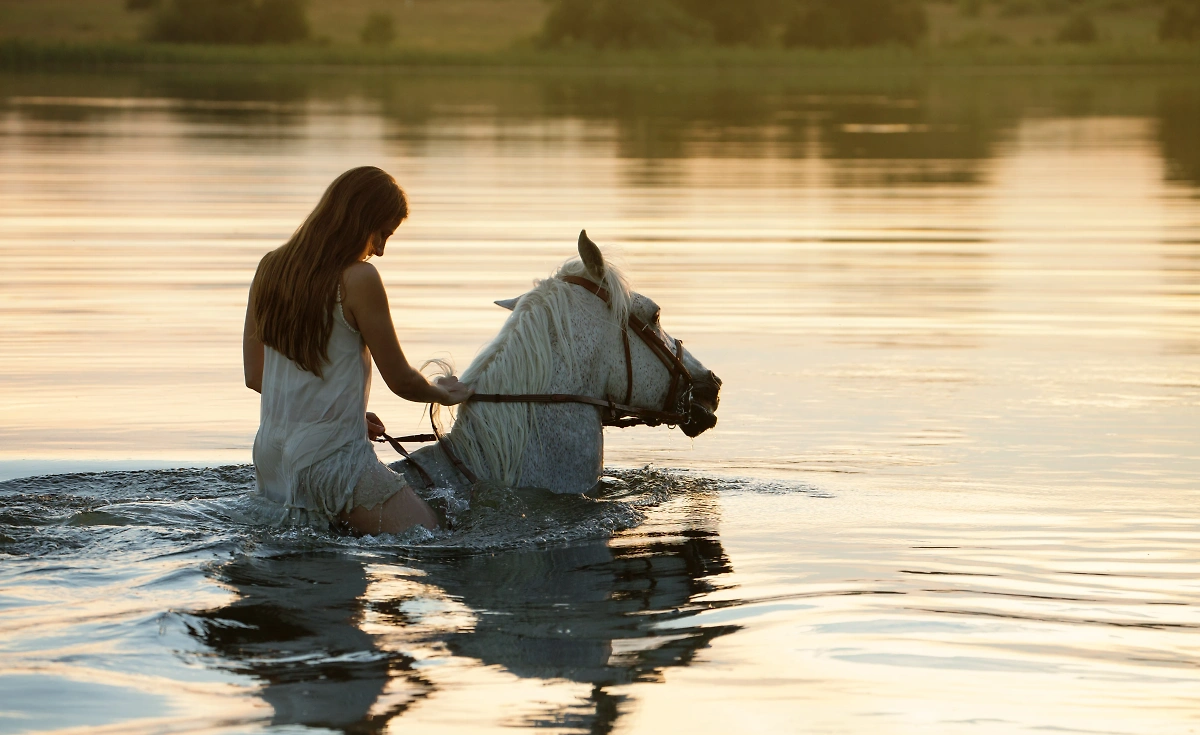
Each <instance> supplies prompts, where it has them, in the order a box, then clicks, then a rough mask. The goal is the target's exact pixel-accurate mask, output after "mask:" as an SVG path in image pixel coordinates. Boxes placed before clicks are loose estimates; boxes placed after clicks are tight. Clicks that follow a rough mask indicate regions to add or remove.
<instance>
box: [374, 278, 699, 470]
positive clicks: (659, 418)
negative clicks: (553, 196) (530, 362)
mask: <svg viewBox="0 0 1200 735" xmlns="http://www.w3.org/2000/svg"><path fill="white" fill-rule="evenodd" d="M561 279H562V280H563V281H566V282H567V283H570V284H573V285H576V286H580V287H581V288H585V289H587V290H588V291H591V292H592V293H593V294H595V295H596V296H597V297H598V298H599V299H600V300H601V301H603V302H604V303H605V304H608V306H609V308H612V298H611V297H610V296H609V293H608V290H607V289H605V288H604V287H603V286H600V285H598V284H596V283H593V282H592V281H589V280H588V279H586V278H581V277H579V276H562V277H561ZM630 331H633V333H634V334H636V335H637V336H638V337H639V338H640V339H641V340H642V342H643V343H644V344H645V345H646V346H647V347H649V348H650V351H651V352H653V353H654V355H655V357H657V358H658V359H659V360H660V361H661V362H662V364H663V365H664V366H666V368H667V372H668V374H670V376H671V384H670V386H669V387H668V388H667V395H666V398H665V399H664V400H663V407H662V409H661V410H655V409H651V408H639V407H638V406H632V405H630V401H631V400H632V399H633V355H632V353H631V352H630V349H629V332H630ZM621 343H622V346H623V347H624V349H625V399H624V401H622V402H620V403H617V402H616V401H614V400H612V399H607V398H594V397H592V396H584V395H576V394H573V393H517V394H511V395H510V394H503V393H475V394H474V395H472V396H471V397H470V398H469V399H467V400H470V401H477V402H479V403H581V404H584V405H588V406H596V407H597V408H601V409H604V410H605V416H604V419H603V420H602V423H603V425H604V426H615V427H619V428H626V427H629V426H660V425H662V424H668V425H671V426H682V425H685V424H687V423H688V421H689V420H690V418H689V414H690V412H691V403H692V384H693V379H692V374H691V373H690V372H688V369H687V366H685V365H684V364H683V341H682V340H679V339H676V340H675V344H674V345H673V346H670V345H668V344H667V342H666V340H664V339H663V338H662V337H660V336H659V335H658V334H657V333H655V332H654V331H653V329H652V327H651V325H649V324H647V323H646V322H643V321H642V320H641V319H639V318H638V317H637V316H635V315H633V314H630V315H629V316H628V321H627V322H626V324H625V326H624V327H623V328H622V329H621ZM672 347H673V349H672ZM681 404H682V405H681ZM432 408H433V405H432V404H430V412H429V424H430V426H432V427H433V433H432V434H413V435H411V436H401V437H391V436H388V435H387V434H383V435H381V436H380V438H378V439H376V440H375V441H377V442H387V443H388V444H390V445H391V446H392V448H393V449H395V450H396V451H397V452H399V453H400V455H402V456H403V457H404V458H405V459H407V460H408V461H409V463H411V464H412V465H413V467H414V468H416V471H417V474H419V475H420V476H421V479H422V480H423V481H424V482H425V484H426V486H427V487H429V488H432V487H434V482H433V478H431V477H430V476H429V473H428V472H426V471H425V469H424V468H423V467H421V465H420V464H418V463H417V462H416V460H414V459H413V458H412V455H411V454H409V453H408V451H406V450H405V449H404V447H403V446H401V445H400V442H401V441H409V442H432V441H436V442H437V443H438V444H439V445H440V446H441V448H442V451H443V452H445V453H446V456H447V457H448V458H449V459H450V462H451V463H452V464H453V465H454V466H455V468H457V469H458V471H459V472H460V473H462V476H463V477H465V478H467V480H468V481H469V482H471V483H472V484H474V483H477V482H479V477H478V476H476V475H475V473H474V472H472V471H471V469H470V468H469V467H467V466H466V464H464V463H463V462H462V460H460V459H459V458H458V456H457V455H455V454H454V452H453V450H452V449H451V448H450V442H448V441H446V438H445V436H444V435H443V434H442V432H441V431H440V430H439V429H438V427H437V424H436V423H435V422H434V420H433V411H432ZM675 409H681V410H679V411H676V410H675Z"/></svg>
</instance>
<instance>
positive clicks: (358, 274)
mask: <svg viewBox="0 0 1200 735" xmlns="http://www.w3.org/2000/svg"><path fill="white" fill-rule="evenodd" d="M342 281H343V282H344V283H345V284H346V288H347V289H349V290H354V289H360V288H372V287H382V286H383V279H382V278H380V276H379V270H378V269H377V268H376V267H375V266H374V265H372V264H370V263H368V262H366V261H359V262H357V263H352V264H350V265H348V266H346V270H344V271H342Z"/></svg>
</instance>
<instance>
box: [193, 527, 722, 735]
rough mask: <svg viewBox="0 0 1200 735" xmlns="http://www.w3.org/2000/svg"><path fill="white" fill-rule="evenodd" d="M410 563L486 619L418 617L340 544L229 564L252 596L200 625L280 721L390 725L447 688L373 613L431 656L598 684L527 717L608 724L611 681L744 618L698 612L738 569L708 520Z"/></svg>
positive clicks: (593, 726)
mask: <svg viewBox="0 0 1200 735" xmlns="http://www.w3.org/2000/svg"><path fill="white" fill-rule="evenodd" d="M373 561H381V560H373ZM405 565H406V566H415V567H417V568H419V569H420V571H421V573H422V574H421V576H420V582H421V591H420V592H414V593H413V598H414V599H415V598H417V597H420V598H428V597H431V596H432V597H438V598H440V597H442V596H443V595H445V596H448V597H451V598H456V599H458V600H460V601H461V602H462V603H463V604H464V605H466V606H468V607H469V608H471V610H472V611H473V612H474V614H475V625H474V627H473V628H472V629H469V630H468V629H464V628H462V627H459V626H453V627H449V628H447V627H437V626H435V625H429V624H428V623H426V622H422V621H421V620H419V619H414V618H413V617H412V615H411V614H410V613H406V612H405V609H406V605H405V603H406V602H408V601H409V598H396V597H388V598H380V597H379V596H378V595H372V594H371V593H369V592H368V587H369V584H370V582H371V579H370V577H369V575H368V572H367V570H366V568H365V566H364V564H363V562H361V561H359V560H356V559H352V558H347V556H345V555H344V554H338V553H335V552H332V551H327V552H302V553H290V554H285V555H281V556H275V557H270V558H263V557H242V558H239V559H236V560H234V561H232V562H230V563H228V564H225V565H223V566H221V567H218V568H216V570H215V573H216V575H217V576H218V577H219V578H220V580H221V581H222V582H224V583H226V584H228V585H229V586H230V587H231V588H232V589H233V590H234V591H235V592H236V593H237V594H238V595H239V597H238V599H237V600H235V601H234V602H233V603H231V604H229V605H227V606H224V607H221V608H217V609H214V610H209V611H205V612H200V613H197V614H196V615H195V616H194V618H193V620H194V621H195V624H194V625H193V632H194V634H195V635H196V637H197V638H198V639H199V640H200V641H201V642H202V643H204V644H205V645H206V646H207V647H208V648H209V649H211V650H212V651H214V652H215V653H216V654H217V655H218V656H219V657H220V662H219V663H218V665H219V666H221V667H222V668H226V669H228V670H231V671H234V672H236V673H239V674H244V675H248V676H251V677H253V678H255V679H257V680H258V681H260V682H262V684H263V686H262V690H261V696H262V698H263V700H264V701H266V703H268V704H269V705H270V706H271V707H272V709H273V710H274V714H273V716H272V718H271V725H272V726H285V725H303V726H311V727H322V728H327V729H331V730H335V731H341V732H345V733H377V732H382V731H383V730H384V729H385V728H386V727H387V725H388V723H389V721H391V720H393V719H395V718H396V717H398V716H400V715H401V714H403V713H404V712H405V711H406V710H407V709H408V708H409V707H410V706H411V705H412V704H413V703H414V702H416V701H418V700H420V699H422V698H425V697H427V696H428V695H429V694H431V693H432V692H433V691H434V690H435V687H436V682H435V681H434V680H433V677H435V676H436V673H435V670H431V669H423V670H422V671H426V672H430V673H429V674H428V675H426V674H418V673H417V671H416V670H414V667H413V658H411V657H410V656H408V655H405V654H404V653H401V652H397V651H394V650H388V649H387V648H385V647H384V646H383V645H382V644H381V639H380V638H377V637H376V636H373V635H370V634H368V633H366V632H364V631H363V630H362V629H361V627H360V623H361V621H362V618H363V616H364V613H365V612H366V611H367V609H368V608H370V610H371V612H372V613H373V621H374V622H376V623H378V624H380V625H382V626H385V627H389V626H390V627H391V628H392V630H393V631H394V633H395V634H396V635H390V636H389V638H390V640H391V641H393V645H394V642H396V641H403V642H402V643H401V644H400V645H402V646H407V645H408V644H412V645H414V646H420V647H422V648H424V649H425V650H426V651H428V650H429V649H430V646H429V644H431V643H443V644H445V649H443V650H449V652H450V653H451V654H453V655H456V656H463V657H469V658H472V659H476V660H478V661H480V662H481V663H483V664H487V665H499V666H502V667H503V668H505V669H507V670H508V671H510V672H512V673H513V674H515V675H517V676H520V677H525V678H536V679H543V680H560V681H562V680H565V681H570V682H576V683H581V684H585V685H590V689H589V691H590V694H589V695H588V696H586V697H585V698H582V699H581V700H580V702H579V703H578V705H576V706H572V707H566V708H562V709H558V710H553V711H544V712H536V713H532V714H530V715H528V716H526V717H525V718H524V719H522V720H521V721H520V722H518V723H512V724H517V725H526V726H528V725H552V726H554V727H556V728H558V729H560V730H577V731H584V732H594V733H603V732H608V731H610V730H611V729H612V727H613V725H614V723H615V722H616V720H617V719H618V718H619V717H620V715H621V713H622V712H623V711H624V709H625V708H626V707H627V705H626V701H627V698H626V696H625V695H623V694H620V693H614V692H610V691H609V689H610V688H612V687H616V686H620V685H624V684H630V683H635V682H654V681H661V680H662V678H663V670H664V669H666V668H669V667H674V666H685V665H687V664H688V663H690V662H691V661H692V659H693V658H694V656H695V655H696V652H697V651H699V650H700V649H702V648H704V647H705V646H707V645H708V644H709V642H710V641H711V640H712V639H713V638H716V637H717V636H720V635H724V634H726V633H729V632H732V631H733V630H735V629H736V628H735V627H734V626H724V627H701V626H697V625H690V624H689V623H688V618H690V617H691V616H693V615H695V614H696V612H698V611H699V610H700V609H701V607H700V606H697V605H696V604H695V603H694V600H695V598H696V596H697V595H699V594H702V593H705V592H708V591H711V590H713V589H715V582H714V579H713V578H714V577H716V576H717V575H720V574H724V573H726V572H729V571H730V570H731V567H730V564H729V561H728V559H727V557H726V556H725V552H724V549H723V548H722V546H721V543H720V541H719V539H718V538H717V536H716V534H715V532H712V531H707V530H703V529H696V528H692V529H685V530H675V531H672V535H670V536H658V537H655V536H642V537H635V538H619V539H617V540H615V541H613V542H609V543H605V542H595V543H591V544H584V545H575V546H569V547H563V548H554V549H540V550H519V551H510V552H503V553H496V554H493V555H480V554H473V555H461V554H456V555H451V556H442V557H440V558H429V557H428V556H426V557H425V558H424V559H421V560H415V561H414V560H412V559H407V560H406V561H405Z"/></svg>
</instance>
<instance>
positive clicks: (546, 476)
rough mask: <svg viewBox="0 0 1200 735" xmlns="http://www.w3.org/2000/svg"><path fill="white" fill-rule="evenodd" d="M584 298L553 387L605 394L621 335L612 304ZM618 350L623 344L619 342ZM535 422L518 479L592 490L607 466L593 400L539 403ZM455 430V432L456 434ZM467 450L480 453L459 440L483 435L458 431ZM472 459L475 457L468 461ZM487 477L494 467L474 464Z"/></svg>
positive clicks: (554, 389) (567, 489)
mask: <svg viewBox="0 0 1200 735" xmlns="http://www.w3.org/2000/svg"><path fill="white" fill-rule="evenodd" d="M580 296H581V297H582V298H581V299H580V303H577V304H576V306H577V308H576V309H574V310H573V311H572V314H571V331H572V335H571V347H572V349H573V350H574V355H573V358H574V359H572V360H570V361H567V360H561V361H559V362H558V363H557V364H556V365H555V367H554V370H553V375H552V378H551V385H550V387H549V391H548V392H550V393H569V394H578V395H587V396H595V397H601V396H604V395H605V394H606V388H607V386H606V382H607V378H608V375H609V374H610V373H611V372H612V370H613V368H612V365H610V364H609V363H610V362H612V360H613V359H614V356H613V355H611V354H609V352H611V350H607V349H605V348H604V346H605V345H606V344H607V343H608V342H612V341H614V339H618V340H619V338H617V337H615V335H617V334H619V332H616V331H615V330H614V329H613V327H612V325H611V322H609V321H608V320H607V319H606V318H605V317H606V314H607V308H606V307H605V306H604V303H603V302H602V301H600V300H599V299H595V298H594V297H593V296H592V295H591V294H588V293H586V292H582V291H581V292H580ZM617 344H618V347H617V350H618V351H619V350H620V347H619V342H618V343H617ZM618 357H619V356H618ZM530 410H531V412H532V414H533V416H534V423H533V425H532V426H530V427H529V429H528V431H527V432H526V437H525V443H524V445H523V450H522V453H521V460H520V467H519V473H518V477H519V478H520V479H519V481H518V484H520V485H522V486H525V487H540V488H545V489H549V490H553V491H554V492H558V493H582V492H586V491H588V490H590V489H591V488H592V487H593V486H594V485H595V484H596V482H597V480H598V479H599V477H600V474H601V472H602V471H603V468H604V433H603V427H602V426H601V422H600V416H599V413H598V412H597V410H596V409H595V408H594V407H592V406H587V405H583V404H571V403H568V404H533V405H531V406H530ZM454 433H455V432H454V430H453V429H452V430H451V434H454ZM454 439H455V440H456V441H455V445H456V446H460V448H462V449H464V450H465V451H463V452H462V454H463V455H467V456H475V457H479V456H481V455H483V454H484V452H472V451H471V450H470V448H469V447H461V444H459V442H465V441H482V440H483V439H481V438H478V437H476V438H474V439H472V438H471V435H470V434H466V435H464V434H458V435H456V436H454ZM468 464H470V462H468ZM471 469H472V470H474V471H475V473H476V474H478V475H479V476H480V477H482V478H487V479H492V478H489V475H490V474H492V470H493V469H495V468H488V467H475V466H472V467H471Z"/></svg>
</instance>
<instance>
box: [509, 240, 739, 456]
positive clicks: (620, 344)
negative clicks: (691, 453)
mask: <svg viewBox="0 0 1200 735" xmlns="http://www.w3.org/2000/svg"><path fill="white" fill-rule="evenodd" d="M578 248H579V260H577V261H568V262H567V263H565V264H563V266H562V267H561V268H560V269H559V272H558V273H557V274H555V277H556V278H559V279H562V280H564V281H566V282H568V283H574V284H577V285H582V286H584V287H585V288H587V289H588V290H591V291H592V293H593V294H594V295H595V296H596V297H597V299H599V301H600V302H603V303H604V306H605V307H606V312H607V317H608V318H607V319H604V318H601V319H600V320H599V321H600V322H605V321H607V322H609V323H610V325H611V327H612V328H611V329H607V330H601V333H600V334H599V335H598V338H596V339H591V340H590V341H588V340H586V339H585V340H576V342H577V344H576V345H575V346H576V348H577V351H578V349H579V348H580V347H582V349H583V350H585V351H588V352H590V353H591V354H590V355H586V356H579V355H577V356H576V357H582V358H583V359H579V360H578V362H580V363H582V364H592V365H598V366H599V367H600V373H602V374H599V375H596V374H594V375H593V380H592V381H590V382H591V385H588V386H585V389H586V388H590V389H591V390H592V392H593V394H596V395H598V396H599V395H601V394H602V395H603V396H604V397H605V398H606V399H607V400H610V401H612V402H614V403H618V404H621V405H630V406H633V407H635V408H639V409H643V410H645V411H646V414H645V415H647V416H651V417H652V419H651V421H652V422H656V423H664V421H663V420H662V419H663V417H661V416H657V414H667V415H668V416H671V417H673V418H675V419H677V420H675V421H674V422H673V423H675V425H677V426H678V427H679V428H680V429H681V430H682V431H683V433H684V434H686V435H687V436H689V437H696V436H699V435H700V434H702V433H703V432H705V431H707V430H708V429H711V428H712V427H713V426H715V425H716V423H717V417H716V410H717V405H718V403H719V394H720V390H721V379H720V378H718V377H717V376H716V374H715V373H713V372H712V371H711V370H709V369H708V368H707V367H705V366H704V365H703V364H702V363H701V362H700V361H699V360H698V359H696V357H695V356H694V355H693V354H692V353H691V352H689V351H688V350H687V349H685V348H684V347H683V344H682V341H681V340H677V339H675V338H673V337H672V336H671V335H670V334H668V333H667V332H666V330H665V329H664V328H663V326H662V323H661V320H660V315H661V311H662V310H661V309H660V308H659V306H658V304H657V303H655V302H654V300H653V299H650V298H649V297H647V296H644V295H642V294H640V293H637V292H635V291H632V290H629V288H628V287H627V285H626V282H625V278H624V276H623V275H621V274H620V273H619V272H617V271H615V269H613V268H611V267H610V266H609V265H608V264H607V263H605V260H604V254H603V253H602V252H601V251H600V248H599V247H598V246H597V245H596V243H594V242H592V240H591V238H589V237H588V235H587V231H586V230H584V231H581V232H580V233H579V245H578ZM580 276H583V277H585V278H586V279H587V280H588V281H590V282H591V284H593V285H594V286H595V288H589V287H588V284H586V283H583V282H582V281H581V280H580ZM527 295H528V294H527ZM522 298H524V297H517V298H512V299H505V300H501V301H497V302H496V304H497V305H499V306H502V307H504V308H506V309H509V310H510V311H515V309H516V307H517V305H518V304H519V303H520V301H521V299H522ZM582 300H583V301H584V302H585V303H586V304H587V305H588V306H590V307H591V309H590V311H593V312H594V311H596V310H597V309H598V308H599V304H598V303H596V302H595V301H591V300H589V299H587V298H586V297H583V299H582ZM585 310H586V309H585ZM595 321H596V320H594V319H593V323H595ZM572 331H573V332H575V333H576V334H577V333H578V331H580V330H572ZM583 331H585V332H588V333H590V334H589V336H596V335H595V334H594V332H593V330H587V329H585V330H583ZM582 343H586V344H582ZM596 356H599V359H596ZM606 358H607V359H606ZM618 358H619V359H618ZM593 372H595V371H593ZM615 423H617V425H620V422H615ZM632 423H645V421H644V420H641V419H638V418H636V417H635V418H634V420H633V421H632Z"/></svg>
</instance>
